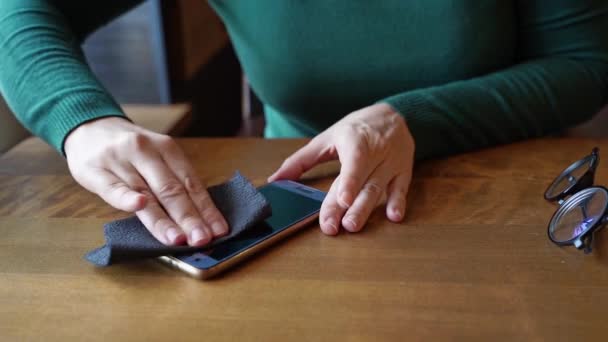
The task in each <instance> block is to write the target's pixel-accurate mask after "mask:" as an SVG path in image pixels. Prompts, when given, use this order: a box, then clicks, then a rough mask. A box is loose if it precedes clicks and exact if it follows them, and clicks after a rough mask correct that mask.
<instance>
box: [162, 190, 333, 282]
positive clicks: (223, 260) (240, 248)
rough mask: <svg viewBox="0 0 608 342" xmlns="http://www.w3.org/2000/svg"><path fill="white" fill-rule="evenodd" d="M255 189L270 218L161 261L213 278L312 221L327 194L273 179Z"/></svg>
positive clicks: (185, 270)
mask: <svg viewBox="0 0 608 342" xmlns="http://www.w3.org/2000/svg"><path fill="white" fill-rule="evenodd" d="M258 190H259V191H260V192H261V193H262V195H264V197H266V199H267V200H268V202H269V203H270V206H271V208H272V216H271V217H269V218H267V219H266V220H265V221H264V222H261V223H260V224H258V225H256V226H254V227H251V228H250V229H248V230H247V231H245V232H243V233H241V234H240V235H237V236H236V237H234V238H233V239H230V240H228V241H225V242H223V243H221V244H219V245H217V246H214V247H213V248H209V249H206V250H201V251H200V252H196V253H193V254H187V255H175V256H162V257H160V258H159V259H160V261H162V262H164V263H166V264H169V265H170V266H172V267H174V268H177V269H179V270H181V271H183V272H186V273H187V274H189V275H190V276H193V277H195V278H199V279H207V278H210V277H213V276H215V275H217V274H218V273H221V272H222V271H225V270H226V269H228V268H230V267H231V266H234V265H236V264H237V263H239V262H241V261H243V260H245V259H246V258H248V257H250V256H252V255H253V254H255V253H256V252H259V251H261V250H263V249H265V248H267V247H268V246H270V245H272V244H274V243H275V242H277V241H279V240H281V239H283V238H285V237H287V236H288V235H290V234H293V233H294V232H296V231H298V230H299V229H301V228H303V227H305V226H307V225H308V224H310V223H312V222H313V221H315V220H316V219H317V218H318V217H319V210H320V209H321V203H322V202H323V199H324V198H325V195H326V194H325V192H323V191H321V190H317V189H315V188H311V187H308V186H306V185H303V184H300V183H297V182H294V181H288V180H281V181H276V182H272V183H269V184H266V185H264V186H262V187H260V188H258Z"/></svg>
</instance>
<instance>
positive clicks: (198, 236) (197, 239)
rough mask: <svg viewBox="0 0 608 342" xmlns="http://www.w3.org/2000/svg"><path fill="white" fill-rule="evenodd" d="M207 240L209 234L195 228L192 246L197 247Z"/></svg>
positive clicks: (192, 235)
mask: <svg viewBox="0 0 608 342" xmlns="http://www.w3.org/2000/svg"><path fill="white" fill-rule="evenodd" d="M207 239H208V237H207V234H205V232H204V231H203V230H202V229H200V228H195V229H194V230H193V231H192V233H191V234H190V240H191V241H190V244H192V245H197V244H199V243H202V242H203V241H204V240H207ZM205 242H206V241H205Z"/></svg>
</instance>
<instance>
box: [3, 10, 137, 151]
mask: <svg viewBox="0 0 608 342" xmlns="http://www.w3.org/2000/svg"><path fill="white" fill-rule="evenodd" d="M65 3H68V2H66V1H51V0H1V1H0V93H1V94H2V96H4V98H5V100H6V102H7V103H8V105H9V107H10V108H11V110H12V111H13V112H14V113H15V115H16V116H17V118H18V119H19V121H21V123H22V124H23V125H24V126H25V127H26V128H28V129H29V130H30V131H31V132H32V133H34V134H35V135H37V136H39V137H41V138H42V139H44V140H45V141H46V142H47V143H49V144H50V145H51V146H53V147H54V148H55V149H57V150H58V151H60V152H63V143H64V140H65V138H66V137H67V135H68V134H69V133H70V132H71V131H72V130H73V129H74V128H76V127H78V126H79V125H81V124H83V123H85V122H88V121H90V120H94V119H97V118H101V117H106V116H124V114H123V112H122V110H121V109H120V106H119V105H118V104H117V103H116V102H115V101H114V99H113V98H112V97H111V96H110V94H109V93H108V92H107V90H106V89H104V87H103V86H102V85H101V83H100V82H99V81H98V80H97V78H96V77H95V75H94V74H93V73H92V71H91V70H90V68H89V67H88V65H87V63H86V60H85V57H84V55H83V52H82V50H81V48H80V44H81V42H82V39H84V37H85V36H86V35H87V34H88V33H90V32H91V31H92V30H93V29H94V28H93V27H91V25H90V24H87V25H84V24H83V25H82V27H81V26H78V25H77V24H78V23H79V21H78V20H74V18H77V17H78V15H79V13H85V12H70V11H68V9H69V8H72V9H74V10H77V9H78V8H77V7H70V6H67V5H64V4H65ZM92 3H93V4H94V5H95V6H98V7H99V6H103V2H101V1H93V2H92ZM131 3H133V1H131ZM87 4H88V5H89V8H88V10H87V12H86V13H98V14H99V13H100V11H96V10H95V8H91V6H93V5H92V4H91V2H87ZM95 6H93V7H95ZM108 6H109V5H108ZM106 12H108V11H106ZM102 13H103V11H102ZM107 14H108V15H109V14H111V13H110V12H108V13H107ZM106 19H107V20H109V18H106ZM102 23H103V22H102V21H99V22H98V24H99V25H101V24H102Z"/></svg>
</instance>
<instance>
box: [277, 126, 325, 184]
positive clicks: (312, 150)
mask: <svg viewBox="0 0 608 342" xmlns="http://www.w3.org/2000/svg"><path fill="white" fill-rule="evenodd" d="M334 150H335V149H332V148H331V146H330V145H328V144H326V143H325V142H324V141H323V139H321V138H320V136H317V137H316V138H314V139H313V140H311V141H310V142H309V143H308V144H306V145H305V146H304V147H302V148H300V149H299V150H297V151H296V152H295V153H294V154H292V155H291V156H289V158H287V159H285V161H284V162H283V164H282V165H281V167H279V169H278V170H277V171H275V173H274V174H273V175H272V176H270V177H268V182H274V181H276V180H279V179H290V180H296V179H299V178H300V176H302V174H303V173H304V172H306V171H308V170H310V169H312V168H313V167H314V166H316V165H317V164H320V163H324V162H326V161H329V160H332V159H335V158H336V154H335V152H333V151H334Z"/></svg>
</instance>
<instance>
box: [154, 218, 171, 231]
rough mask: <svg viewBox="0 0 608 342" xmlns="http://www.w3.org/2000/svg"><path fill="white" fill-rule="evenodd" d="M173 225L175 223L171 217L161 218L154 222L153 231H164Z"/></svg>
mask: <svg viewBox="0 0 608 342" xmlns="http://www.w3.org/2000/svg"><path fill="white" fill-rule="evenodd" d="M172 227H174V225H173V223H172V222H171V221H170V220H169V219H165V218H161V219H158V220H156V221H155V222H154V224H153V225H152V231H153V232H156V233H163V232H165V231H167V230H168V229H169V228H172Z"/></svg>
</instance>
